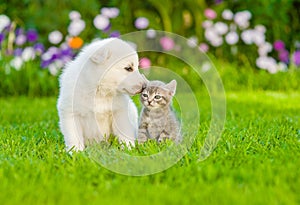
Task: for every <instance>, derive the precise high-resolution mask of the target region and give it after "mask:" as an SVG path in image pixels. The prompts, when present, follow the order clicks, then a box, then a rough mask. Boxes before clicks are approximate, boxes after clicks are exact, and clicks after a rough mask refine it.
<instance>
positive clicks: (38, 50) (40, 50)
mask: <svg viewBox="0 0 300 205" xmlns="http://www.w3.org/2000/svg"><path fill="white" fill-rule="evenodd" d="M33 48H34V50H35V52H36V54H38V55H41V54H42V53H43V52H44V51H45V47H44V45H43V44H41V43H36V44H35V45H34V46H33Z"/></svg>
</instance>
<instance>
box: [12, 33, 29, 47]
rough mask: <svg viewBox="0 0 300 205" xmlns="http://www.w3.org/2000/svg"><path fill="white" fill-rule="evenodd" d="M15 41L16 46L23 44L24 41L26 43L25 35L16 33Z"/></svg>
mask: <svg viewBox="0 0 300 205" xmlns="http://www.w3.org/2000/svg"><path fill="white" fill-rule="evenodd" d="M15 43H16V45H18V46H21V45H23V44H24V43H26V36H25V35H24V34H20V35H18V36H17V37H16V39H15Z"/></svg>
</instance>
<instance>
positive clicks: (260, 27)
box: [254, 24, 267, 33]
mask: <svg viewBox="0 0 300 205" xmlns="http://www.w3.org/2000/svg"><path fill="white" fill-rule="evenodd" d="M254 29H255V30H257V31H258V32H260V33H265V32H266V30H267V29H266V27H265V26H264V25H261V24H259V25H256V26H255V27H254Z"/></svg>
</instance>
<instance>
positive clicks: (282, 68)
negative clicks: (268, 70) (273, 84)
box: [277, 62, 287, 71]
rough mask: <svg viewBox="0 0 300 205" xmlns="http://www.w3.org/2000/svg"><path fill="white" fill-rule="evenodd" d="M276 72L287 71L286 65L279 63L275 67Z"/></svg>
mask: <svg viewBox="0 0 300 205" xmlns="http://www.w3.org/2000/svg"><path fill="white" fill-rule="evenodd" d="M277 70H279V71H287V65H286V64H285V63H283V62H279V63H278V65H277Z"/></svg>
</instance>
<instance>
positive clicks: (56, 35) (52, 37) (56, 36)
mask: <svg viewBox="0 0 300 205" xmlns="http://www.w3.org/2000/svg"><path fill="white" fill-rule="evenodd" d="M62 39H63V35H62V33H61V32H60V31H58V30H55V31H52V32H51V33H49V35H48V40H49V42H50V43H52V44H58V43H60V42H61V40H62Z"/></svg>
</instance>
